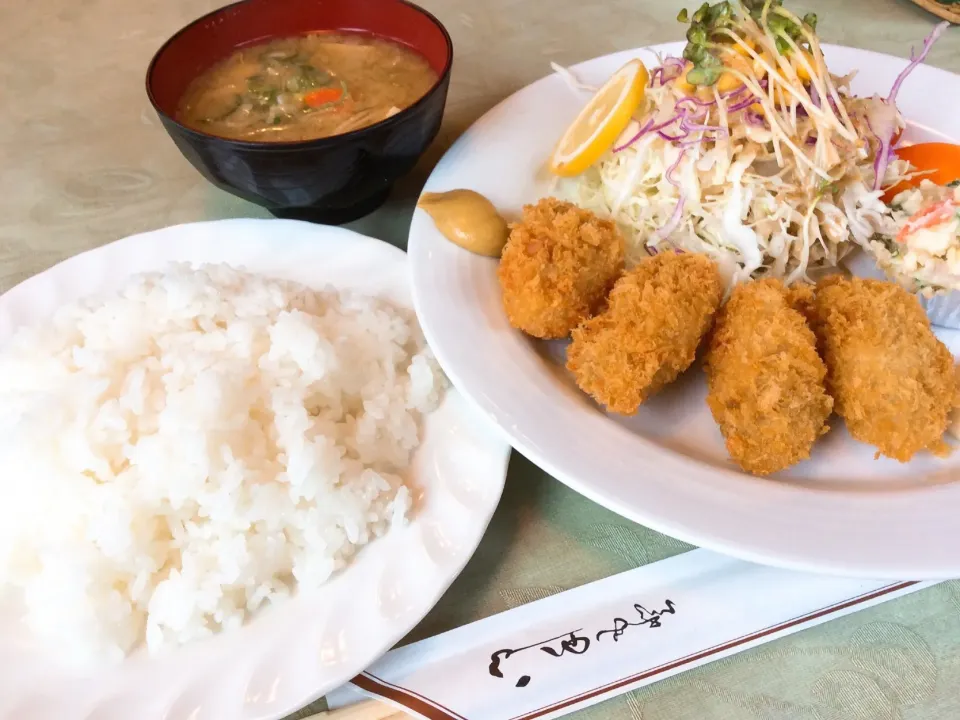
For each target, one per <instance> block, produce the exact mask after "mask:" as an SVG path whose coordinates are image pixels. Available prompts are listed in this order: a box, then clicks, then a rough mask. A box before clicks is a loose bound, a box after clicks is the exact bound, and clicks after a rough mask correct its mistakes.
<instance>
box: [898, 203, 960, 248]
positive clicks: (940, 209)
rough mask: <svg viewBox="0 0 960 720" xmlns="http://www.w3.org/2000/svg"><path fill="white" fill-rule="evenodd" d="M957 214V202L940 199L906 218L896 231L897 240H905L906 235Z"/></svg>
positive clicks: (942, 221) (949, 218)
mask: <svg viewBox="0 0 960 720" xmlns="http://www.w3.org/2000/svg"><path fill="white" fill-rule="evenodd" d="M956 214H957V204H956V203H955V202H954V201H953V200H941V201H940V202H937V203H934V204H933V205H931V206H929V207H926V208H923V209H922V210H918V211H917V212H916V213H914V214H913V215H912V216H911V217H910V219H909V220H907V221H906V222H905V223H904V224H903V227H901V228H900V232H898V233H897V242H898V243H902V242H906V240H907V237H909V236H910V235H913V233H915V232H916V231H917V230H922V229H923V228H931V227H936V226H937V225H942V224H943V223H945V222H949V221H950V220H952V219H953V218H954V216H955V215H956Z"/></svg>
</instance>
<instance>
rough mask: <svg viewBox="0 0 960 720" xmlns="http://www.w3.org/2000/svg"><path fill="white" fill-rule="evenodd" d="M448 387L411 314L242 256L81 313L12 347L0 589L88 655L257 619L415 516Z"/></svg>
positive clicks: (86, 305) (148, 279) (0, 434)
mask: <svg viewBox="0 0 960 720" xmlns="http://www.w3.org/2000/svg"><path fill="white" fill-rule="evenodd" d="M443 384H444V380H443V378H442V375H441V373H440V372H439V370H438V369H437V368H436V366H435V364H434V361H433V359H432V356H431V355H430V353H429V351H428V350H427V348H426V346H425V344H424V342H423V340H422V338H421V336H420V333H419V328H418V327H417V325H416V321H415V319H413V317H412V314H410V313H408V312H405V311H401V310H399V309H397V308H395V307H394V306H392V305H390V304H388V303H386V302H383V301H380V300H377V299H373V298H369V297H363V296H359V295H355V294H347V293H337V292H336V291H334V290H332V289H328V290H325V291H324V292H314V291H311V290H308V289H306V288H303V287H299V286H296V285H293V284H291V283H288V282H284V281H277V280H271V279H266V278H261V277H257V276H254V275H251V274H248V273H245V272H241V271H238V270H235V269H232V268H230V267H227V266H223V265H219V266H207V267H203V268H198V269H192V268H190V267H186V266H175V267H172V268H171V269H170V270H169V271H167V272H164V273H157V274H150V275H145V276H140V277H136V278H134V279H132V280H131V281H130V283H129V284H128V285H127V286H126V287H125V288H124V289H123V290H122V291H121V292H120V293H118V294H116V295H113V296H111V297H107V298H100V299H95V300H89V301H84V302H81V303H78V304H73V305H70V306H68V307H64V308H62V309H61V310H60V311H59V312H58V313H57V314H56V316H55V318H54V319H53V320H52V321H51V322H50V323H47V324H46V325H45V326H43V327H41V328H36V329H30V330H26V331H22V332H20V333H19V334H18V335H17V336H16V338H15V339H14V340H13V342H12V343H11V344H10V345H8V346H7V347H6V348H5V349H4V352H3V354H2V355H0V589H2V588H8V589H9V588H14V589H19V590H20V591H22V593H23V600H24V602H25V607H26V616H25V620H26V622H27V623H28V624H29V626H30V627H31V629H32V630H33V631H34V633H35V634H36V635H37V636H39V637H40V638H42V639H45V640H48V641H51V642H56V645H57V647H58V648H60V649H61V650H63V649H65V650H66V652H67V653H68V655H69V656H70V657H71V658H73V659H74V660H79V661H83V662H89V661H102V660H114V661H115V660H118V659H121V658H123V657H124V656H125V655H126V654H127V653H128V652H130V651H131V650H132V649H134V648H135V647H137V646H138V645H139V644H141V643H142V642H145V643H146V645H147V647H148V648H149V650H150V651H151V652H156V651H158V650H161V649H162V648H165V647H170V646H176V645H179V644H182V643H186V642H189V641H192V640H195V639H197V638H202V637H205V636H209V635H211V634H213V633H216V632H218V631H220V630H222V629H229V628H234V627H237V626H239V625H241V624H242V623H243V622H244V620H245V619H246V618H247V617H248V615H249V614H250V613H251V612H253V611H255V610H256V609H257V608H259V607H260V606H262V605H263V604H264V603H266V602H268V601H270V602H273V601H277V600H278V599H282V598H284V597H286V596H288V595H289V594H290V593H291V592H292V591H294V590H295V589H300V590H303V589H306V588H315V587H317V586H319V585H321V584H322V583H323V582H324V581H326V580H327V578H329V577H330V575H331V573H333V572H335V571H336V570H338V569H339V568H341V567H343V566H344V565H345V564H346V563H347V562H349V560H350V558H351V556H352V555H353V554H354V553H355V552H356V551H357V550H358V549H359V548H360V547H361V546H362V545H364V544H366V543H368V542H369V541H371V540H372V539H374V538H376V537H377V536H379V535H382V534H383V533H385V532H386V531H387V530H388V529H389V528H390V527H391V526H393V525H396V524H398V523H402V522H403V521H404V517H405V514H406V513H407V511H408V510H409V509H410V505H411V495H410V491H409V489H408V488H407V487H406V486H405V484H404V480H403V475H404V471H405V470H406V469H407V468H408V466H409V463H410V459H411V455H412V453H413V451H414V449H415V448H416V447H417V444H418V420H419V416H420V414H421V413H424V412H428V411H430V410H431V409H433V408H434V407H435V406H436V405H437V403H438V402H439V400H440V394H441V392H442V388H443Z"/></svg>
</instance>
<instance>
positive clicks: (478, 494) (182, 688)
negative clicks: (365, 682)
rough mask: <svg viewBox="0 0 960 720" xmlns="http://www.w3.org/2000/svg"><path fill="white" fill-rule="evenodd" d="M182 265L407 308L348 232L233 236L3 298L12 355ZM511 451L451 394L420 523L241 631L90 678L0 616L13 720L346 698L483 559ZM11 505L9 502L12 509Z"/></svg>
mask: <svg viewBox="0 0 960 720" xmlns="http://www.w3.org/2000/svg"><path fill="white" fill-rule="evenodd" d="M170 261H187V262H226V263H230V264H231V265H234V266H245V267H246V268H247V269H249V270H252V271H255V272H259V273H262V274H266V275H271V276H274V277H283V278H287V279H290V280H295V281H298V282H301V283H304V284H306V285H309V286H311V287H316V288H319V287H322V286H324V285H326V284H333V285H336V286H337V287H340V288H353V289H357V290H361V291H365V292H369V293H372V294H377V295H379V296H381V297H385V298H389V299H391V300H393V301H395V302H397V303H399V304H402V305H405V306H407V307H410V306H411V299H410V289H409V269H408V265H407V261H406V258H405V256H404V254H403V252H401V251H400V250H397V249H396V248H394V247H391V246H390V245H387V244H386V243H382V242H379V241H377V240H373V239H371V238H367V237H364V236H362V235H358V234H356V233H353V232H350V231H348V230H342V229H338V228H328V227H320V226H315V225H309V224H307V223H299V222H293V221H285V220H225V221H220V222H209V223H197V224H192V225H180V226H176V227H170V228H166V229H163V230H158V231H156V232H150V233H146V234H143V235H136V236H133V237H129V238H126V239H124V240H121V241H119V242H115V243H113V244H110V245H107V246H105V247H102V248H99V249H97V250H93V251H90V252H87V253H84V254H82V255H78V256H76V257H73V258H71V259H69V260H67V261H66V262H63V263H61V264H59V265H57V266H55V267H53V268H51V269H50V270H48V271H47V272H45V273H42V274H41V275H38V276H36V277H34V278H31V279H30V280H27V281H26V282H24V283H22V284H21V285H19V286H17V287H16V288H14V289H13V290H11V291H10V292H8V293H7V294H5V295H3V296H2V297H0V345H2V344H3V343H4V342H5V341H6V340H7V339H8V338H9V336H10V334H11V332H12V331H13V330H14V329H16V328H17V327H19V326H21V325H23V324H28V323H34V322H36V321H38V320H41V319H43V318H45V317H48V316H49V315H50V314H51V313H52V311H53V310H54V309H55V308H56V307H58V306H59V305H61V304H63V303H65V302H69V301H71V300H74V299H76V298H78V297H81V296H84V295H88V294H91V293H96V292H101V291H104V290H110V289H116V288H117V287H118V286H119V285H121V284H122V283H123V281H124V280H125V279H126V278H127V277H128V276H129V275H130V274H132V273H136V272H142V271H149V270H156V269H159V268H161V267H163V266H164V265H166V264H167V263H168V262H170ZM508 455H509V446H508V445H507V444H506V443H505V442H504V441H503V440H501V439H500V438H499V437H498V436H497V434H496V432H495V430H493V429H492V428H491V427H490V424H489V423H488V422H486V421H485V420H484V419H483V417H482V416H481V415H480V414H479V413H477V412H476V411H475V410H474V409H472V406H470V405H469V404H468V403H467V402H466V401H465V400H464V399H463V398H462V396H460V395H458V394H457V393H456V392H455V391H451V392H450V393H449V395H448V396H447V397H446V400H445V401H444V403H443V404H442V405H441V407H440V408H439V409H438V410H437V411H436V412H435V413H433V414H431V415H429V416H428V417H427V419H426V422H425V427H424V433H423V444H422V445H421V446H420V448H418V451H417V453H416V456H415V458H414V467H413V472H412V479H413V482H414V483H415V485H417V486H418V487H420V488H422V498H421V504H420V506H419V510H418V511H417V513H416V514H415V516H414V518H413V520H412V522H410V523H409V524H408V525H407V526H406V527H405V528H403V529H401V530H399V531H394V532H391V533H389V534H388V535H387V536H385V537H384V538H382V539H380V540H377V541H376V542H374V543H372V544H371V545H369V546H368V547H367V548H365V549H364V550H363V551H362V552H361V553H360V555H359V556H358V557H357V558H356V560H355V561H354V562H353V563H352V564H351V565H350V566H349V567H348V568H347V569H346V570H344V571H343V572H341V573H340V574H339V575H337V576H336V577H335V578H334V579H332V580H331V581H330V582H329V583H328V584H327V585H325V586H324V587H323V588H321V589H320V590H318V591H317V592H313V593H304V594H303V595H300V596H298V597H296V598H294V599H293V600H291V601H289V602H287V603H283V604H282V605H279V606H277V607H275V608H270V609H267V610H266V611H265V612H263V613H262V614H260V615H258V616H257V617H256V618H255V619H254V620H253V622H251V623H249V624H248V625H247V626H245V627H244V628H242V629H241V630H239V631H237V632H233V633H225V634H223V635H220V636H218V637H216V638H214V639H212V640H210V641H203V642H200V643H197V644H194V645H190V646H187V647H185V648H183V649H181V650H177V651H175V652H173V653H171V654H170V655H168V656H165V657H162V658H159V659H151V658H149V657H147V656H145V654H143V653H140V654H135V655H133V656H131V658H129V659H128V660H127V661H126V662H124V663H122V664H121V665H119V666H117V667H115V668H113V669H110V670H107V671H100V672H97V673H95V674H92V675H89V676H87V677H83V676H80V675H77V674H76V673H74V672H71V671H69V670H67V669H65V668H63V667H61V666H59V665H58V663H57V661H56V658H55V657H54V656H52V655H50V654H48V653H45V652H44V651H42V650H40V649H39V648H37V647H36V646H35V645H34V644H33V643H31V641H30V638H29V637H28V636H27V635H26V633H25V632H24V630H23V628H22V627H21V626H20V624H19V623H18V622H17V617H16V614H15V612H14V608H13V607H12V606H10V605H8V606H7V607H6V608H5V610H0V718H3V720H25V719H26V718H29V719H30V720H81V719H82V720H130V719H131V718H136V720H161V719H163V720H265V719H266V718H278V717H282V716H284V715H287V714H288V713H291V712H293V711H295V710H297V709H299V708H300V707H302V706H304V705H306V704H307V703H308V702H310V701H312V700H315V699H316V698H318V697H320V696H321V695H322V694H324V693H325V692H327V691H328V690H330V689H332V688H334V687H336V686H338V685H340V684H342V683H343V682H344V681H346V680H348V679H349V678H351V677H352V676H353V675H355V674H356V673H357V672H359V671H360V670H362V669H363V668H364V667H366V666H367V665H369V664H370V663H371V662H373V661H374V660H375V659H376V658H377V657H378V656H379V655H381V654H382V653H383V652H384V651H386V650H387V649H388V648H390V647H391V646H392V645H393V644H394V643H396V642H397V641H398V640H400V639H401V638H402V637H403V636H404V635H405V634H406V633H407V632H408V631H409V630H410V629H411V628H412V627H413V626H414V625H415V624H416V623H417V622H418V621H419V620H420V619H421V618H422V617H423V616H424V615H425V614H426V613H427V611H428V610H430V608H431V607H433V605H434V603H436V601H437V600H438V599H439V597H440V596H441V595H442V594H443V592H444V591H445V590H446V589H447V587H448V586H449V585H450V583H451V582H452V581H453V579H454V578H455V577H456V576H457V575H458V574H459V572H460V570H461V569H462V568H463V566H464V564H465V563H466V562H467V560H468V559H469V558H470V556H471V555H472V554H473V551H474V550H475V549H476V547H477V544H478V543H479V542H480V538H481V537H482V536H483V533H484V530H485V529H486V527H487V523H488V522H489V520H490V517H491V515H492V514H493V511H494V509H495V508H496V505H497V502H498V501H499V499H500V493H501V491H502V489H503V481H504V477H505V475H506V464H507V458H508ZM0 502H2V498H0Z"/></svg>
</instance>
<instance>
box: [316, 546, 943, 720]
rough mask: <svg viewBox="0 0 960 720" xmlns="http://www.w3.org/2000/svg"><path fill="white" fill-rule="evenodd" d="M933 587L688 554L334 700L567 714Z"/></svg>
mask: <svg viewBox="0 0 960 720" xmlns="http://www.w3.org/2000/svg"><path fill="white" fill-rule="evenodd" d="M934 584H935V583H934V582H925V583H917V582H895V583H891V582H890V581H870V580H851V579H845V578H837V577H827V576H820V575H810V574H806V573H800V572H793V571H789V570H780V569H777V568H770V567H764V566H761V565H753V564H751V563H746V562H743V561H740V560H734V559H731V558H728V557H724V556H721V555H716V554H714V553H712V552H709V551H707V550H692V551H690V552H687V553H684V554H682V555H678V556H676V557H673V558H670V559H668V560H662V561H660V562H656V563H652V564H650V565H645V566H643V567H640V568H637V569H635V570H630V571H628V572H624V573H621V574H619V575H614V576H612V577H609V578H606V579H604V580H599V581H597V582H594V583H590V584H588V585H584V586H582V587H579V588H575V589H573V590H568V591H566V592H562V593H559V594H557V595H553V596H551V597H548V598H546V599H544V600H538V601H536V602H532V603H529V604H527V605H523V606H521V607H518V608H514V609H512V610H508V611H506V612H503V613H500V614H499V615H494V616H492V617H489V618H486V619H484V620H480V621H478V622H475V623H471V624H470V625H465V626H464V627H460V628H457V629H455V630H451V631H450V632H446V633H443V634H442V635H438V636H436V637H432V638H429V639H427V640H422V641H421V642H418V643H413V644H412V645H408V646H406V647H402V648H399V649H396V650H393V651H391V652H389V653H387V654H386V655H385V656H384V657H383V658H381V659H380V660H379V661H378V662H377V663H376V664H374V665H373V666H372V667H371V668H370V669H368V670H367V671H365V672H363V673H362V674H360V675H358V676H357V677H356V678H354V680H353V681H352V683H351V684H350V685H347V686H344V687H343V688H340V689H338V690H336V691H334V692H333V693H330V694H329V695H328V696H327V701H328V703H329V705H330V707H331V709H334V708H337V707H341V706H343V705H348V704H351V703H353V702H357V701H358V700H363V699H365V698H366V695H371V696H374V697H377V698H380V699H383V700H386V701H388V702H390V703H393V704H396V705H399V706H401V707H403V708H404V709H405V710H407V711H409V712H411V713H413V714H415V715H419V716H421V717H424V718H430V719H431V720H434V719H437V720H508V719H509V720H532V718H553V717H559V716H561V715H565V714H567V713H570V712H573V711H574V710H578V709H580V708H583V707H586V706H588V705H593V704H594V703H597V702H600V701H602V700H606V699H608V698H611V697H613V696H615V695H619V694H620V693H624V692H627V691H628V690H632V689H634V688H637V687H640V686H642V685H648V684H650V683H652V682H656V681H657V680H662V679H664V678H666V677H669V676H671V675H675V674H677V673H680V672H683V671H684V670H689V669H690V668H694V667H697V666H699V665H704V664H706V663H708V662H712V661H714V660H719V659H720V658H722V657H727V656H729V655H733V654H734V653H738V652H741V651H742V650H746V649H748V648H751V647H754V646H756V645H760V644H762V643H765V642H769V641H770V640H775V639H776V638H779V637H783V636H784V635H789V634H791V633H794V632H797V631H798V630H802V629H804V628H807V627H811V626H813V625H819V624H820V623H823V622H826V621H827V620H830V619H832V618H836V617H840V616H842V615H846V614H848V613H851V612H856V611H857V610H862V609H864V608H867V607H870V606H871V605H876V604H878V603H881V602H885V601H887V600H892V599H893V598H896V597H900V596H901V595H905V594H908V593H911V592H915V591H917V590H920V589H923V588H925V587H929V586H931V585H934Z"/></svg>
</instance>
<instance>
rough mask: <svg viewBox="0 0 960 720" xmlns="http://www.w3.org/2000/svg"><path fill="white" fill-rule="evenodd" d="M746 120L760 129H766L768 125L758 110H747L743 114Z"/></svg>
mask: <svg viewBox="0 0 960 720" xmlns="http://www.w3.org/2000/svg"><path fill="white" fill-rule="evenodd" d="M743 118H744V120H746V121H747V122H748V123H750V124H751V125H756V126H758V127H766V125H767V123H766V121H765V120H764V119H763V115H761V114H760V113H758V112H757V111H756V110H749V109H748V110H747V111H746V112H745V113H744V114H743Z"/></svg>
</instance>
